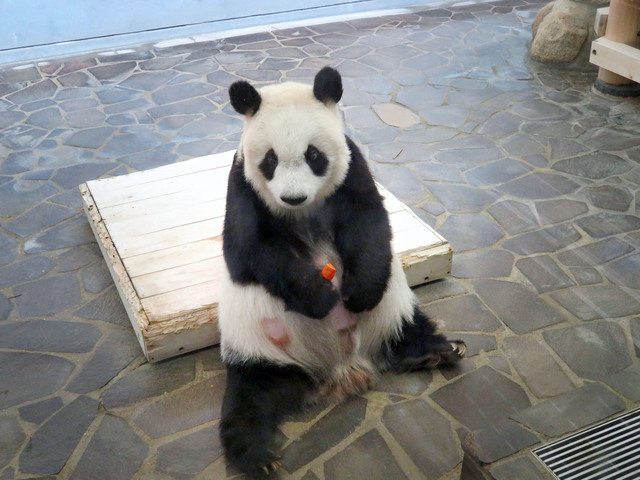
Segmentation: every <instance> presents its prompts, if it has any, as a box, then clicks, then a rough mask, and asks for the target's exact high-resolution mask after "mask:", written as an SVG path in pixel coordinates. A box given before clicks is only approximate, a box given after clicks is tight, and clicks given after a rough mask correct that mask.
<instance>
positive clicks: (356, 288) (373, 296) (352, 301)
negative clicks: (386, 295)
mask: <svg viewBox="0 0 640 480" xmlns="http://www.w3.org/2000/svg"><path fill="white" fill-rule="evenodd" d="M341 293H342V301H343V302H344V306H345V307H347V310H349V311H350V312H353V313H360V312H364V311H369V310H373V308H375V306H376V305H378V303H380V300H381V299H382V293H383V292H382V291H378V290H377V289H373V288H372V289H363V288H362V287H361V286H360V285H358V284H356V283H355V282H352V281H348V280H345V281H344V283H343V284H342V292H341Z"/></svg>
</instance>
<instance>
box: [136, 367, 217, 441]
mask: <svg viewBox="0 0 640 480" xmlns="http://www.w3.org/2000/svg"><path fill="white" fill-rule="evenodd" d="M225 381H226V376H225V375H218V376H215V377H212V378H208V379H206V380H203V381H200V382H198V383H195V384H193V385H190V386H189V388H188V389H186V390H182V391H180V392H178V393H175V394H172V395H167V396H164V397H163V398H161V399H160V400H158V401H156V402H153V403H151V404H149V405H146V406H144V407H140V408H138V409H136V411H135V412H134V416H133V421H134V422H135V423H136V425H138V427H140V428H141V429H142V430H143V431H144V432H145V433H146V434H147V435H149V436H150V437H151V438H158V437H164V436H166V435H170V434H172V433H176V432H179V431H182V430H187V429H189V428H192V427H196V426H198V425H203V424H205V423H208V422H210V421H212V420H216V419H218V418H220V410H221V408H222V396H223V394H224V390H225Z"/></svg>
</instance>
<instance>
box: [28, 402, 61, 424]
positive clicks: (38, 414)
mask: <svg viewBox="0 0 640 480" xmlns="http://www.w3.org/2000/svg"><path fill="white" fill-rule="evenodd" d="M63 406H64V404H63V403H62V399H61V398H60V397H53V398H49V399H47V400H42V401H41V402H36V403H30V404H29V405H25V406H24V407H20V408H19V409H18V411H19V412H20V418H22V419H23V420H25V421H27V422H31V423H35V424H40V423H42V422H44V421H45V420H46V419H47V418H49V417H51V415H53V414H54V413H56V412H57V411H58V410H60V409H61V408H62V407H63Z"/></svg>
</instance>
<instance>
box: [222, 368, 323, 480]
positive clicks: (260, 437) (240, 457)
mask: <svg viewBox="0 0 640 480" xmlns="http://www.w3.org/2000/svg"><path fill="white" fill-rule="evenodd" d="M313 390H314V382H313V380H312V379H311V377H309V376H308V375H307V374H306V373H304V372H303V371H302V369H301V368H299V367H295V366H280V365H276V364H273V363H269V362H248V363H241V364H230V365H227V388H226V390H225V394H224V400H223V404H222V419H221V422H220V439H221V441H222V447H223V449H224V453H225V457H226V459H227V462H228V463H230V464H232V465H235V466H236V467H237V468H239V469H240V470H242V471H243V472H244V473H247V474H248V475H250V477H251V478H262V477H264V476H266V475H269V474H270V473H273V472H274V471H275V470H277V468H278V466H279V463H278V458H279V457H278V456H277V454H276V450H277V448H278V445H277V444H276V431H277V428H278V425H279V424H280V423H281V422H282V421H283V420H284V419H285V417H286V416H287V415H289V414H292V413H296V412H297V411H299V410H301V409H302V407H303V406H304V404H305V400H306V399H307V398H308V396H309V394H310V393H311V392H312V391H313Z"/></svg>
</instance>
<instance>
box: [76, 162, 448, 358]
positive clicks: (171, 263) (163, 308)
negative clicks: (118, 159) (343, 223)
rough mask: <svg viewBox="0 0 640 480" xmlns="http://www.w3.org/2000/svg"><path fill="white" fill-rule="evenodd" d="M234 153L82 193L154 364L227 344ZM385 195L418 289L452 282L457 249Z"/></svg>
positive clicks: (99, 183)
mask: <svg viewBox="0 0 640 480" xmlns="http://www.w3.org/2000/svg"><path fill="white" fill-rule="evenodd" d="M233 153H234V152H225V153H220V154H217V155H209V156H206V157H200V158H195V159H192V160H188V161H185V162H180V163H176V164H173V165H167V166H164V167H159V168H155V169H153V170H147V171H144V172H136V173H131V174H129V175H124V176H120V177H113V178H107V179H101V180H93V181H90V182H87V183H86V184H83V185H81V186H80V190H81V193H82V197H83V200H84V206H85V211H86V213H87V216H88V217H89V220H90V223H91V227H92V228H93V231H94V233H95V236H96V238H97V240H98V244H99V245H100V248H101V250H102V253H103V255H104V257H105V260H106V262H107V265H108V266H109V270H110V271H111V274H112V276H113V279H114V282H115V284H116V287H117V288H118V292H119V293H120V296H121V298H122V301H123V303H124V306H125V308H126V310H127V313H128V314H129V318H130V320H131V323H132V325H133V328H134V329H135V331H136V335H137V336H138V340H139V342H140V345H141V347H142V349H143V351H144V354H145V356H146V357H147V359H148V360H149V361H150V362H155V361H159V360H163V359H165V358H169V357H172V356H175V355H178V354H180V353H185V352H189V351H193V350H197V349H199V348H203V347H206V346H209V345H213V344H216V343H218V342H219V339H220V337H219V332H218V329H217V309H218V283H219V277H220V272H221V269H222V268H223V257H222V223H223V218H224V208H225V196H226V187H227V176H228V173H229V168H230V165H231V162H232V160H233ZM380 188H381V191H382V193H383V195H384V196H385V205H386V207H387V209H388V211H389V213H390V218H391V224H392V228H393V232H394V244H393V246H394V249H395V250H396V251H397V252H398V253H400V257H401V259H402V263H403V266H404V269H405V273H406V274H407V278H408V280H409V283H410V284H411V285H412V286H415V285H419V284H421V283H425V282H427V281H431V280H435V279H437V278H442V277H443V276H445V275H447V274H448V273H449V272H450V271H451V257H452V251H451V248H450V247H449V243H448V242H447V241H446V240H445V239H444V238H443V237H442V236H440V235H438V234H437V233H436V232H435V231H434V230H433V229H431V228H430V227H429V226H428V225H426V224H425V223H424V222H422V221H421V220H420V219H419V218H418V217H417V216H416V215H415V214H414V213H413V212H412V211H411V210H410V209H409V208H408V207H407V206H406V205H404V204H402V203H401V202H400V201H399V200H398V199H396V198H395V197H394V196H393V195H391V194H390V193H389V192H387V191H386V190H384V189H383V188H382V187H380Z"/></svg>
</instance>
